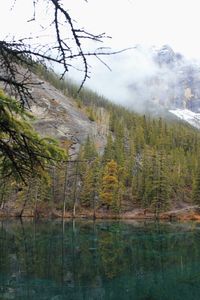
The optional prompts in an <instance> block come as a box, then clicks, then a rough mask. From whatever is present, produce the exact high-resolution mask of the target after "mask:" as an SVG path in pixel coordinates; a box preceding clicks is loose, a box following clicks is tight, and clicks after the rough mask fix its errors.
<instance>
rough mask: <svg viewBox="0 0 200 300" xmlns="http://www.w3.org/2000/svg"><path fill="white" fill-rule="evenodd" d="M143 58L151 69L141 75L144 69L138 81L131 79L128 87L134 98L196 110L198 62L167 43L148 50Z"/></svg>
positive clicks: (199, 100)
mask: <svg viewBox="0 0 200 300" xmlns="http://www.w3.org/2000/svg"><path fill="white" fill-rule="evenodd" d="M138 51H140V49H139V48H138ZM145 53H146V52H145ZM146 60H147V61H148V62H149V60H151V61H150V62H151V63H153V64H150V63H149V65H151V66H152V72H148V73H147V74H145V69H144V70H143V73H144V74H143V76H142V77H141V78H140V80H138V78H137V76H136V80H135V81H134V79H133V81H132V84H131V90H132V92H133V95H135V98H136V99H139V101H140V102H145V103H147V104H146V106H148V105H149V103H154V104H160V105H161V106H164V107H165V108H167V109H177V108H178V109H190V110H192V111H193V112H199V111H200V62H197V61H192V60H187V59H186V58H184V56H182V55H181V54H180V53H176V52H174V51H173V49H172V48H171V47H170V46H168V45H164V46H163V47H161V48H160V49H156V48H154V47H152V48H150V49H148V53H147V55H146ZM144 61H145V60H144ZM142 67H143V68H144V66H142ZM142 67H141V70H142ZM141 72H142V71H141ZM149 74H150V75H149Z"/></svg>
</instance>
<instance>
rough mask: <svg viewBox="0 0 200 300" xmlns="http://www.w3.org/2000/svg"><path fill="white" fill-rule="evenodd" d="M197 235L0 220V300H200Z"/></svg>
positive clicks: (153, 227) (172, 229)
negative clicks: (44, 298)
mask: <svg viewBox="0 0 200 300" xmlns="http://www.w3.org/2000/svg"><path fill="white" fill-rule="evenodd" d="M199 236H200V235H199V232H198V230H196V229H195V228H194V229H191V228H189V227H186V228H184V227H181V226H179V227H177V226H175V225H173V226H172V225H168V226H166V225H162V224H158V223H157V224H154V223H152V224H146V225H145V226H143V225H137V226H133V225H126V224H123V223H119V222H111V223H109V222H99V223H98V222H97V223H96V224H95V223H93V222H77V221H74V222H73V223H72V222H64V223H62V222H53V221H51V222H48V221H43V222H38V223H35V222H34V221H29V222H22V223H20V222H19V221H13V222H6V221H2V222H1V227H0V253H1V255H0V283H1V284H0V285H1V288H0V298H2V299H4V298H5V297H7V296H8V295H9V296H10V297H14V299H28V298H29V299H36V298H37V297H41V298H42V297H47V298H48V297H49V299H51V297H54V296H55V297H57V296H59V297H60V298H59V299H77V300H79V299H97V300H100V299H106V300H107V299H123V297H124V295H127V299H129V298H130V299H132V298H131V297H132V296H133V295H138V298H137V299H159V298H158V295H160V297H161V295H162V298H163V299H181V298H180V296H181V295H182V294H183V292H184V293H185V294H186V296H185V298H184V299H189V298H187V295H189V291H188V290H189V289H191V287H192V289H193V292H192V295H193V298H192V299H198V298H195V297H196V294H197V291H198V292H199V283H200V264H199V260H200V252H199V247H200V238H199ZM171 293H173V295H174V298H169V296H170V297H171V296H172V294H171ZM187 293H188V294H187ZM190 293H191V291H190ZM5 295H6V296H5ZM165 295H166V296H165ZM179 295H180V296H179ZM66 297H67V298H66ZM128 297H129V298H128ZM166 297H168V298H166ZM188 297H189V296H188ZM38 299H39V298H38Z"/></svg>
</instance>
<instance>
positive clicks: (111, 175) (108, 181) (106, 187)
mask: <svg viewBox="0 0 200 300" xmlns="http://www.w3.org/2000/svg"><path fill="white" fill-rule="evenodd" d="M118 186H119V181H118V166H117V163H116V162H115V161H114V160H111V161H109V162H108V163H107V164H106V166H105V170H104V174H103V178H102V186H101V193H100V197H101V199H102V203H103V204H104V205H106V207H107V209H110V208H112V209H114V210H115V209H116V210H117V209H119V202H118V200H119V198H118V194H117V191H118Z"/></svg>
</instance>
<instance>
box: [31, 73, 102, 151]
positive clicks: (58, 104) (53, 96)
mask: <svg viewBox="0 0 200 300" xmlns="http://www.w3.org/2000/svg"><path fill="white" fill-rule="evenodd" d="M32 77H33V78H32V81H33V82H39V81H41V80H40V79H39V78H38V77H37V76H36V75H34V74H33V75H32ZM32 96H33V99H34V102H32V103H31V111H32V113H33V114H34V115H35V117H36V120H35V121H34V127H35V129H36V130H37V131H38V132H39V133H40V134H41V135H43V136H50V137H55V138H57V139H60V140H66V141H68V142H69V144H70V145H71V146H70V154H71V155H73V154H75V155H76V154H77V152H78V150H79V147H80V145H81V144H82V143H84V141H85V140H86V138H87V136H90V137H92V138H94V140H95V141H96V142H97V143H98V145H99V151H101V149H103V148H104V145H105V139H106V135H105V130H107V129H105V128H103V125H101V124H97V123H95V122H91V121H90V120H89V119H88V117H87V115H86V114H85V113H84V112H83V111H81V110H80V109H79V108H78V107H77V104H76V103H75V101H74V100H73V99H70V98H69V97H66V96H64V95H63V94H62V93H61V92H60V91H58V90H57V89H56V88H54V87H53V86H52V85H50V84H49V83H48V82H44V83H43V84H42V85H36V86H34V87H33V88H32Z"/></svg>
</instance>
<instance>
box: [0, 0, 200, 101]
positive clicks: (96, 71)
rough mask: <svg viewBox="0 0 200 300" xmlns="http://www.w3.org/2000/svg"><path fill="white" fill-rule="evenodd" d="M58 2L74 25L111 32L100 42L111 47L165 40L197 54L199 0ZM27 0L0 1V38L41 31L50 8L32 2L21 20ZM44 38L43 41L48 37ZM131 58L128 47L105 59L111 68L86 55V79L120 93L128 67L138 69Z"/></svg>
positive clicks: (188, 53) (97, 87) (109, 92)
mask: <svg viewBox="0 0 200 300" xmlns="http://www.w3.org/2000/svg"><path fill="white" fill-rule="evenodd" d="M45 1H46V2H48V1H47V0H44V1H42V0H40V1H39V3H40V2H41V3H44V2H45ZM61 2H62V3H63V5H64V6H65V7H67V8H68V9H69V12H70V14H71V15H72V16H73V18H74V19H75V20H76V21H77V24H78V25H79V26H81V27H82V26H83V27H84V28H85V29H87V30H88V31H91V32H94V33H102V32H106V34H107V35H109V36H112V39H107V40H105V43H104V46H110V47H112V49H113V50H120V49H124V48H128V47H134V45H138V44H141V45H145V46H148V47H149V46H152V45H154V46H156V47H160V46H161V45H164V44H168V45H170V46H171V47H172V48H173V50H174V51H176V52H180V53H182V54H183V55H184V56H186V57H187V58H194V59H199V60H200V16H199V15H200V1H199V0H88V1H84V0H62V1H61ZM14 3H15V4H14ZM32 3H33V1H32V0H16V1H14V0H6V1H3V0H2V1H0V10H1V18H0V27H1V33H0V36H1V38H4V37H5V36H6V35H9V36H12V35H17V36H19V37H23V36H25V35H28V34H29V32H37V33H38V34H42V31H43V29H42V27H41V26H40V25H43V26H45V25H48V24H49V22H50V20H49V16H50V11H46V4H45V6H44V5H43V4H41V5H40V4H38V6H37V11H36V20H37V22H27V21H29V20H30V19H32V17H33V13H32V12H33V6H32ZM13 4H14V6H13ZM12 6H13V7H12ZM11 7H12V10H11V9H10V8H11ZM51 34H53V33H52V32H49V35H51ZM46 39H47V41H48V37H46ZM98 46H99V45H97V47H98ZM100 46H101V45H100ZM133 58H134V59H138V57H137V55H135V54H134V50H131V51H129V52H128V53H127V54H126V55H119V56H116V57H115V58H113V57H109V58H107V59H105V61H106V63H108V65H109V66H110V68H111V69H112V72H110V71H109V70H108V69H106V68H105V66H103V65H102V64H100V62H98V61H93V60H91V65H92V69H91V71H92V73H91V79H90V80H88V82H87V85H88V86H89V87H91V88H93V89H94V90H96V91H97V92H99V93H102V94H104V95H106V96H108V97H109V98H112V97H114V98H116V97H117V95H118V97H121V96H122V94H123V93H124V91H122V90H123V89H122V86H123V85H124V84H126V85H127V84H129V81H130V79H131V76H134V74H133V73H132V72H133V69H134V68H136V70H138V61H137V62H136V61H134V59H133ZM139 62H140V64H141V65H144V64H145V63H146V62H145V61H143V60H141V59H140V58H139ZM125 73H126V74H125ZM70 76H72V77H73V78H75V79H77V80H81V74H78V73H76V72H71V73H70ZM111 82H112V88H111ZM114 91H115V92H114ZM113 94H114V96H113Z"/></svg>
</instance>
